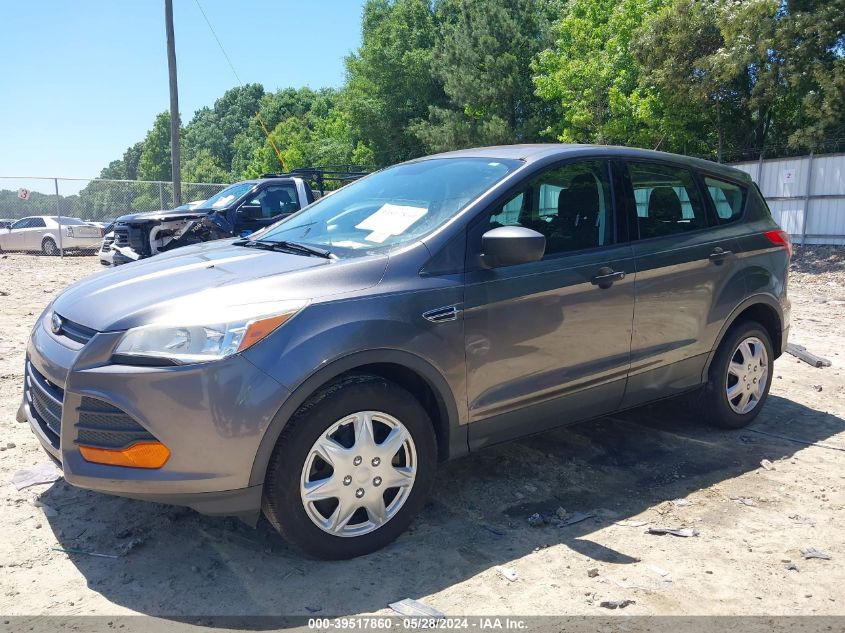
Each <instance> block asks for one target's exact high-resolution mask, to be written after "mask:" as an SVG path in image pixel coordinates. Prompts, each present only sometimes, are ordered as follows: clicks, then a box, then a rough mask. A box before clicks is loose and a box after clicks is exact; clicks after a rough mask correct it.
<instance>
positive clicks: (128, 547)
mask: <svg viewBox="0 0 845 633" xmlns="http://www.w3.org/2000/svg"><path fill="white" fill-rule="evenodd" d="M144 543H145V540H144V539H142V538H133V539H132V540H130V541H126V543H124V544H123V545H121V546H120V555H121V556H126V555H127V554H128V553H129V552H131V551H132V550H133V549H136V548H138V547H141V545H143V544H144Z"/></svg>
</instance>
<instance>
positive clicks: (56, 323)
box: [50, 312, 62, 334]
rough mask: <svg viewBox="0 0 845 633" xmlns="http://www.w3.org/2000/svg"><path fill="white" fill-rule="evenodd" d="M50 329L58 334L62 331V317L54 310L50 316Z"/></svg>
mask: <svg viewBox="0 0 845 633" xmlns="http://www.w3.org/2000/svg"><path fill="white" fill-rule="evenodd" d="M50 329H51V330H52V331H53V334H59V333H60V332H61V331H62V317H60V316H59V315H58V314H56V313H55V312H54V313H53V315H52V316H51V317H50Z"/></svg>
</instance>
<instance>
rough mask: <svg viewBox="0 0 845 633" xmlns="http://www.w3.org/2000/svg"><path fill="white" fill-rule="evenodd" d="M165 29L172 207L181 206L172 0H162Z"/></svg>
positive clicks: (177, 90) (177, 94)
mask: <svg viewBox="0 0 845 633" xmlns="http://www.w3.org/2000/svg"><path fill="white" fill-rule="evenodd" d="M164 22H165V28H166V29H167V70H168V72H169V74H170V165H171V166H170V174H171V176H172V178H173V206H174V207H178V206H179V205H181V204H182V170H181V166H180V152H179V87H178V86H177V84H176V43H175V42H174V38H173V0H164Z"/></svg>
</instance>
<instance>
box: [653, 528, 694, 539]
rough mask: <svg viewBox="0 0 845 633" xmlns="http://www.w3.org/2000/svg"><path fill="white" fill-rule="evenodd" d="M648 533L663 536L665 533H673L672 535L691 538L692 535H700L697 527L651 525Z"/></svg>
mask: <svg viewBox="0 0 845 633" xmlns="http://www.w3.org/2000/svg"><path fill="white" fill-rule="evenodd" d="M646 533H647V534H657V535H658V536H662V535H664V534H671V535H672V536H682V537H684V538H689V537H690V536H698V530H696V529H695V528H686V527H685V528H667V527H650V528H648V531H647V532H646Z"/></svg>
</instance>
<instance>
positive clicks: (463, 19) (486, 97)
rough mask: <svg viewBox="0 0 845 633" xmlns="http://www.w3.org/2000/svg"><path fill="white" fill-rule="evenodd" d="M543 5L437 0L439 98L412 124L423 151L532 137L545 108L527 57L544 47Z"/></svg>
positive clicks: (519, 0)
mask: <svg viewBox="0 0 845 633" xmlns="http://www.w3.org/2000/svg"><path fill="white" fill-rule="evenodd" d="M550 6H552V5H551V4H550V3H548V2H545V1H543V0H442V2H440V3H439V4H438V5H437V18H438V21H439V22H440V24H441V25H442V26H441V34H442V37H441V38H440V39H439V40H438V42H437V45H436V47H435V50H434V54H433V56H432V59H431V74H432V75H433V76H434V77H436V78H437V79H439V81H441V82H442V84H443V91H444V92H445V95H446V100H445V101H444V102H443V103H442V104H438V103H432V104H429V108H428V117H427V119H426V120H425V121H421V122H419V123H415V124H413V125H412V129H413V130H414V134H415V135H416V136H417V137H418V138H419V139H420V140H422V141H423V143H424V144H425V148H426V149H427V150H428V151H443V150H448V149H455V148H460V147H470V146H473V145H494V144H499V143H520V142H527V141H534V140H537V138H538V135H539V132H540V130H541V129H542V127H544V121H543V116H542V115H543V114H545V110H546V108H544V106H543V104H542V102H541V101H540V99H539V98H538V97H537V96H536V95H535V94H534V86H533V84H532V81H531V60H532V59H533V58H534V56H535V55H536V54H537V53H538V52H539V51H540V50H541V49H542V48H543V47H544V46H545V44H546V43H547V41H546V40H547V36H548V24H549V17H548V16H549V13H550V11H549V7H550Z"/></svg>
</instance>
